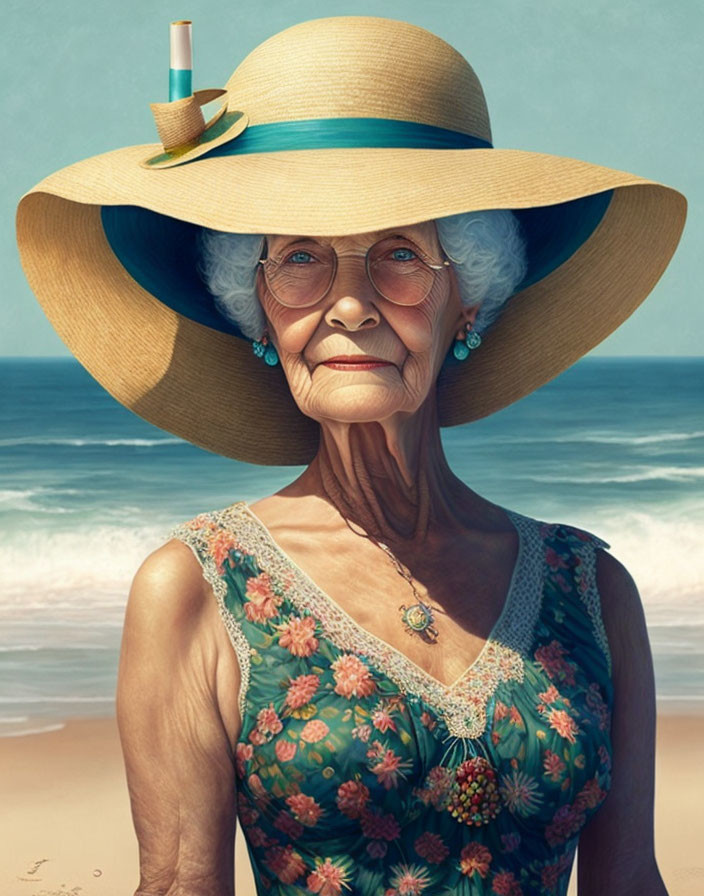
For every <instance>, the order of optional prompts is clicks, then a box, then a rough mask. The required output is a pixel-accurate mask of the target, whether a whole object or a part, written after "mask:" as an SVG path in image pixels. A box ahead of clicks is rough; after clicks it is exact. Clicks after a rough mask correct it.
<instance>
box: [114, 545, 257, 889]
mask: <svg viewBox="0 0 704 896" xmlns="http://www.w3.org/2000/svg"><path fill="white" fill-rule="evenodd" d="M214 606H215V598H214V596H213V594H212V591H211V590H210V586H209V585H208V584H207V583H206V582H205V580H204V579H203V577H202V575H201V571H200V567H199V564H198V562H197V560H196V558H195V557H194V556H193V554H192V552H191V550H190V549H189V548H188V547H187V546H186V545H184V544H182V543H181V542H179V541H176V540H173V541H169V542H167V544H165V545H164V546H163V547H161V548H159V549H158V550H157V551H155V552H154V553H153V554H151V555H150V556H149V557H147V559H146V560H145V561H144V563H143V564H142V566H141V567H140V568H139V570H138V571H137V574H136V576H135V578H134V582H133V584H132V588H131V590H130V595H129V599H128V602H127V611H126V614H125V626H124V632H123V638H122V649H121V654H120V665H119V673H118V685H117V722H118V727H119V731H120V739H121V742H122V750H123V755H124V760H125V769H126V773H127V783H128V787H129V793H130V801H131V805H132V818H133V821H134V826H135V831H136V834H137V839H138V841H139V866H140V880H139V887H138V889H137V891H136V893H135V896H228V894H233V893H234V839H235V830H236V798H235V775H234V764H233V755H232V746H231V742H230V738H229V737H228V733H227V729H226V724H225V721H224V720H223V717H222V714H221V712H220V711H219V709H218V701H217V690H218V683H219V682H218V676H220V682H222V666H223V664H224V665H226V666H227V669H228V673H230V672H231V671H232V669H233V668H234V669H235V670H236V664H233V663H232V662H231V659H228V658H227V657H225V659H224V660H221V661H220V663H219V658H220V657H222V649H221V648H222V640H221V639H220V633H221V630H222V626H221V625H219V620H218V619H217V615H215V617H214V616H213V611H212V607H214ZM219 665H220V667H221V668H220V669H219V668H218V666H219ZM237 687H239V682H237Z"/></svg>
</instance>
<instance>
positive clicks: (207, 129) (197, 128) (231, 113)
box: [141, 20, 248, 169]
mask: <svg viewBox="0 0 704 896" xmlns="http://www.w3.org/2000/svg"><path fill="white" fill-rule="evenodd" d="M170 45H171V61H170V66H169V101H168V103H151V104H150V108H151V110H152V114H153V116H154V122H155V124H156V129H157V131H158V133H159V139H160V140H161V145H162V147H163V152H160V153H158V154H157V155H152V156H150V157H149V158H147V159H144V161H143V162H142V163H141V164H142V167H144V168H152V169H159V168H172V167H173V166H174V165H180V164H183V163H184V162H190V161H191V160H192V159H195V158H198V156H201V155H203V153H205V152H208V150H210V149H214V148H215V147H216V146H219V145H220V144H221V143H225V142H226V141H228V140H232V139H233V138H234V137H237V136H239V134H241V133H242V131H244V129H245V128H246V127H247V123H248V119H247V116H246V115H245V114H244V112H241V111H239V110H234V109H233V110H231V109H228V105H227V101H225V102H224V103H223V104H222V106H221V107H220V108H219V109H218V110H217V112H216V113H215V114H214V115H213V117H212V118H211V119H210V121H209V122H208V123H207V124H206V122H205V118H204V117H203V112H202V110H201V106H205V105H207V104H208V103H212V102H213V101H214V100H217V99H220V98H221V97H225V96H227V91H226V90H224V89H223V88H221V87H210V88H207V89H205V90H196V91H195V92H194V91H193V87H192V85H193V47H192V24H191V22H190V21H187V20H181V21H178V22H172V23H171V27H170Z"/></svg>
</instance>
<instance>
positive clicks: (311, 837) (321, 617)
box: [171, 502, 613, 896]
mask: <svg viewBox="0 0 704 896" xmlns="http://www.w3.org/2000/svg"><path fill="white" fill-rule="evenodd" d="M506 513H507V514H508V516H509V518H510V519H511V522H512V523H513V525H514V526H515V527H516V529H517V532H518V536H519V552H518V558H517V560H516V566H515V568H514V570H513V576H512V580H511V585H510V588H509V591H508V594H507V597H506V600H505V604H504V607H503V610H502V612H501V615H500V617H499V619H498V620H497V622H496V624H495V626H494V628H493V629H492V632H491V634H490V636H489V638H488V639H487V641H486V643H485V645H484V647H483V649H482V651H481V653H480V654H479V656H478V657H477V658H476V660H475V661H474V662H473V663H472V665H471V666H470V667H469V668H468V669H467V670H466V671H465V672H464V673H463V674H462V675H461V676H460V678H458V679H457V680H456V681H455V682H454V683H453V684H452V685H451V686H447V685H445V684H443V683H441V682H439V681H438V680H437V679H435V678H433V677H432V676H430V675H428V674H427V673H426V672H425V671H424V670H423V669H421V668H420V667H419V666H418V665H416V664H415V663H413V662H412V661H411V660H410V659H408V657H406V656H405V655H404V654H403V653H401V652H400V651H399V650H397V649H396V648H394V647H392V646H391V645H389V644H387V643H386V642H385V641H382V640H381V639H379V638H377V637H376V636H374V635H372V634H371V633H370V632H368V631H366V630H365V629H363V628H361V627H360V626H359V625H358V624H357V623H356V622H355V621H354V620H353V619H352V618H351V617H350V616H349V615H348V614H347V613H346V612H345V611H344V610H343V609H342V608H341V607H340V606H339V604H337V603H336V602H335V601H334V600H333V599H332V598H331V597H329V596H328V595H327V594H325V593H324V592H323V591H321V590H320V589H319V588H317V586H316V585H315V584H314V583H313V582H312V581H311V579H310V578H308V576H307V575H306V574H305V573H304V572H303V571H302V570H301V569H300V568H299V567H298V566H297V565H296V564H295V563H294V562H293V560H291V559H290V558H289V557H288V556H287V555H286V554H284V553H283V552H282V551H281V549H280V548H279V547H278V546H277V544H276V542H275V541H274V540H273V538H272V536H271V535H270V533H269V531H268V530H267V529H266V528H265V526H264V524H263V523H261V522H260V521H259V520H258V518H257V517H256V516H255V514H254V513H253V512H252V511H251V510H250V509H249V507H248V506H247V504H246V503H244V502H237V503H236V504H233V505H232V506H230V507H228V508H225V509H224V510H219V511H212V512H209V513H204V514H200V515H199V516H197V517H195V518H194V519H192V520H190V521H188V522H186V523H183V524H182V525H180V526H178V527H177V528H176V529H174V530H173V531H172V532H171V536H172V537H176V538H179V539H181V540H182V541H184V542H185V543H186V544H188V545H189V546H190V547H191V549H192V550H193V552H194V553H195V555H196V557H197V558H198V560H199V561H200V563H201V565H202V568H203V575H204V576H205V578H206V579H207V580H208V582H210V584H211V585H212V586H213V591H214V593H215V597H216V599H217V602H218V606H219V610H220V615H221V618H222V620H223V623H224V625H225V627H226V629H227V631H228V633H229V636H230V640H231V642H232V645H233V647H234V650H235V651H236V655H237V658H238V662H239V666H240V671H241V678H242V684H241V690H240V693H239V695H235V694H233V695H232V699H233V700H234V699H238V700H239V704H238V705H239V709H240V713H241V717H242V730H241V734H240V738H239V741H238V743H237V746H236V754H235V764H236V778H235V780H236V799H237V814H238V818H239V821H240V824H241V825H242V829H243V832H244V835H245V839H246V842H247V847H248V851H249V855H250V859H251V863H252V869H253V873H254V878H255V881H256V886H257V894H258V896H262V894H271V896H294V894H296V896H298V894H301V896H302V894H311V893H317V894H321V896H341V894H359V896H407V894H414V896H415V894H426V896H435V894H455V896H457V894H459V896H478V894H499V896H538V894H564V893H565V892H566V891H567V886H568V882H569V878H570V872H571V869H572V865H573V861H574V855H575V850H576V848H577V843H578V839H579V834H580V831H581V829H582V828H583V827H584V825H585V824H586V823H587V821H588V820H589V819H590V817H591V816H592V815H593V814H594V813H595V812H596V811H598V809H599V806H600V805H601V804H602V803H603V801H604V799H605V798H606V796H607V793H608V790H609V787H610V781H611V756H612V752H611V740H610V727H611V726H610V722H611V707H612V704H613V688H612V681H611V657H610V653H609V647H608V643H607V639H606V633H605V630H604V626H603V621H602V618H601V610H600V604H599V595H598V592H597V589H596V579H595V568H596V566H595V561H596V549H597V548H604V547H609V545H608V544H607V543H606V542H604V541H602V540H601V539H599V538H597V537H596V536H595V535H592V534H591V533H588V532H585V531H582V530H580V529H577V528H575V527H573V526H568V525H562V524H549V523H544V522H541V521H539V520H535V519H532V518H531V517H527V516H524V515H522V514H519V513H516V512H514V511H509V510H506Z"/></svg>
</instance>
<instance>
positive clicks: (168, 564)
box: [128, 538, 211, 625]
mask: <svg viewBox="0 0 704 896" xmlns="http://www.w3.org/2000/svg"><path fill="white" fill-rule="evenodd" d="M209 596H211V595H210V586H209V585H208V583H207V582H206V580H205V579H204V578H203V574H202V567H201V565H200V563H199V561H198V559H197V557H196V556H195V554H194V553H193V551H192V550H191V548H190V547H189V546H188V545H187V544H185V543H184V542H182V541H180V540H179V539H178V538H170V539H169V540H168V541H166V542H164V543H163V544H162V545H160V546H159V547H158V548H156V549H155V550H154V551H152V552H151V553H150V554H148V555H147V556H146V557H145V558H144V560H143V561H142V563H141V565H140V566H139V568H138V569H137V571H136V573H135V575H134V578H133V580H132V587H131V588H130V594H129V599H128V606H129V607H130V608H131V609H132V610H133V612H134V611H135V610H138V611H139V614H140V615H142V614H151V613H154V614H156V615H158V617H159V619H160V620H161V622H162V624H163V622H164V620H165V619H166V618H168V619H170V621H171V622H173V623H183V625H189V624H192V623H193V622H194V620H195V619H196V618H200V617H201V615H202V613H203V611H204V610H205V609H206V608H207V606H208V603H209V600H208V598H209Z"/></svg>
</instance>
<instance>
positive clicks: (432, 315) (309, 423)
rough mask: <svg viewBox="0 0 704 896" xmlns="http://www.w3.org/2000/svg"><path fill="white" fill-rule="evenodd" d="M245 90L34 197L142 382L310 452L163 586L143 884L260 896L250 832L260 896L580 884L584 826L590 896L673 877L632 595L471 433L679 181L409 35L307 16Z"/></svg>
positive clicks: (636, 601) (609, 313) (30, 225)
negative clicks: (571, 147) (475, 446)
mask: <svg viewBox="0 0 704 896" xmlns="http://www.w3.org/2000/svg"><path fill="white" fill-rule="evenodd" d="M210 93H211V94H212V91H211V92H210ZM227 95H228V104H227V108H226V109H224V110H223V112H222V114H221V115H220V116H219V117H217V118H216V120H213V121H212V122H211V123H210V124H209V125H207V126H206V125H205V123H204V122H203V125H202V128H201V131H200V136H198V137H197V139H193V138H191V139H190V141H186V140H183V139H181V140H180V141H179V140H174V138H173V137H169V136H168V135H167V136H165V137H164V139H163V144H164V145H163V149H162V150H160V151H159V152H158V153H156V154H154V152H153V151H152V154H151V155H150V156H147V155H146V153H147V150H146V149H145V148H144V147H130V148H128V149H125V150H120V151H118V152H115V153H109V154H107V155H106V156H100V157H97V158H94V159H89V160H86V161H85V162H83V163H80V164H79V165H75V166H72V167H71V168H68V169H65V170H64V171H63V172H59V173H58V174H56V175H53V176H52V177H51V178H48V179H47V180H46V181H45V182H43V183H42V184H40V185H39V186H38V187H37V188H35V190H33V191H32V192H31V193H30V194H28V195H27V196H26V197H25V198H24V199H23V201H22V204H21V206H20V214H19V219H18V228H19V230H18V232H19V240H20V247H21V250H22V256H23V262H24V265H25V269H26V271H27V274H28V276H29V279H30V281H31V282H32V285H33V287H34V289H35V291H36V293H37V295H38V297H39V298H40V300H41V302H42V304H43V306H44V308H45V310H46V311H47V314H48V315H49V316H50V318H51V319H52V321H53V322H54V325H55V326H56V327H57V329H58V330H59V332H60V333H61V335H62V336H63V337H64V339H65V340H66V341H67V343H68V344H69V346H70V347H71V349H72V351H73V352H74V353H75V354H76V356H77V357H78V358H79V359H80V360H81V361H82V363H84V365H85V366H86V367H87V368H88V369H89V370H90V371H91V372H92V373H93V375H94V376H96V377H97V378H98V379H99V380H100V382H102V383H103V384H104V385H105V386H106V388H108V389H109V390H110V391H111V392H112V394H114V395H115V396H116V397H117V398H118V399H119V400H120V401H122V402H123V403H124V404H125V405H127V406H128V407H130V408H132V409H133V410H134V411H135V412H136V413H138V414H140V415H141V416H143V417H145V418H147V419H149V420H151V421H152V422H155V423H157V424H158V425H160V426H163V427H164V428H166V429H169V430H171V431H173V432H176V433H178V434H180V435H182V436H183V437H185V438H188V439H189V440H191V441H192V442H194V443H196V444H199V445H202V446H204V447H207V448H210V449H211V450H214V451H217V452H219V453H222V454H226V455H228V456H232V457H238V458H240V459H245V460H250V461H254V462H259V463H290V464H299V463H304V464H305V469H304V471H303V472H302V473H301V475H300V476H299V477H298V478H297V479H295V480H294V481H293V482H292V483H291V484H290V485H287V486H286V487H285V488H283V489H281V490H280V491H278V492H276V493H275V494H273V495H270V496H268V497H266V498H263V499H261V500H258V501H256V502H254V503H253V504H251V505H248V504H246V503H244V502H243V501H236V502H235V503H232V504H229V505H228V506H226V507H224V509H219V510H211V511H207V512H204V513H201V514H199V515H198V516H197V517H195V518H193V519H191V520H189V521H187V522H185V523H183V524H182V525H180V526H178V527H177V528H176V529H175V530H174V531H173V533H172V536H173V537H171V538H170V539H168V540H167V541H166V542H165V543H164V544H163V546H161V547H160V548H159V549H158V550H156V551H154V552H153V553H152V554H150V555H149V556H148V557H147V558H146V560H145V561H144V563H143V564H142V566H141V567H140V569H139V571H138V572H137V574H136V576H135V579H134V583H133V586H132V590H131V593H130V596H129V601H128V606H127V613H126V619H125V629H124V637H123V645H122V655H121V660H120V669H119V685H118V695H117V696H118V707H117V708H118V722H119V727H120V734H121V738H122V743H123V749H124V755H125V762H126V770H127V780H128V784H129V789H130V796H131V800H132V812H133V818H134V823H135V828H136V832H137V837H138V840H139V846H140V871H141V878H140V883H139V888H138V890H137V893H138V894H140V896H156V894H174V896H175V894H194V896H195V894H198V896H223V894H227V893H232V892H233V842H234V834H235V829H236V823H237V819H239V821H240V823H241V825H242V827H243V830H244V834H245V837H246V841H247V845H248V849H249V854H250V858H251V861H252V867H253V872H254V876H255V880H256V885H257V892H258V893H259V894H265V893H275V894H280V896H293V894H303V893H317V894H324V896H338V894H343V893H350V894H363V896H402V894H421V893H427V894H440V893H446V894H450V893H452V894H467V896H472V894H484V893H486V894H489V893H495V894H507V896H520V894H523V896H532V894H564V893H565V892H566V889H567V884H568V881H569V877H570V872H571V868H572V864H573V860H574V856H575V851H576V848H577V845H578V844H579V867H578V883H579V894H580V896H597V894H598V896H602V894H610V893H619V894H636V893H638V894H641V893H647V894H649V896H655V894H664V893H665V892H666V891H665V888H664V886H663V883H662V880H661V878H660V875H659V872H658V868H657V863H656V860H655V851H654V844H653V770H654V769H653V765H654V762H653V760H654V730H655V701H654V685H653V670H652V665H651V658H650V650H649V644H648V636H647V632H646V627H645V622H644V616H643V610H642V606H641V602H640V598H639V595H638V591H637V589H636V586H635V584H634V582H633V580H632V578H631V577H630V575H629V574H628V572H627V570H626V569H625V568H624V567H623V566H622V565H621V564H620V563H619V562H618V560H616V559H615V558H614V557H612V556H611V555H610V554H609V553H607V552H606V550H605V549H606V548H607V547H608V545H607V544H606V542H604V541H603V540H601V539H600V538H598V537H597V536H596V535H593V534H591V533H589V532H585V531H583V530H581V529H578V528H576V527H574V526H572V525H568V524H566V523H557V522H547V521H541V520H537V519H534V518H532V517H529V516H526V515H523V514H521V513H518V512H517V511H515V510H510V509H507V508H504V507H501V506H498V505H496V504H494V503H492V502H491V501H489V500H487V499H485V498H484V497H482V496H481V495H480V494H479V493H478V492H477V491H475V490H473V489H472V488H471V487H470V486H469V485H467V484H466V483H464V482H462V481H461V480H460V479H459V478H458V477H457V476H455V475H454V474H453V472H452V470H451V469H450V467H449V465H448V463H447V460H446V458H445V455H444V452H443V447H442V443H441V439H440V426H441V425H450V424H457V423H461V422H466V421H469V420H472V419H476V418H478V417H481V416H485V415H487V414H489V413H492V412H493V411H496V410H498V409H499V408H501V407H504V406H506V405H507V404H509V403H511V402H512V401H515V400H517V399H518V398H520V397H522V396H523V395H526V394H528V393H529V392H530V391H532V390H534V389H535V388H537V387H538V386H540V385H541V384H542V383H544V382H546V381H548V380H549V379H551V378H552V377H554V376H556V375H557V374H558V373H559V372H560V371H561V370H564V369H565V368H566V367H568V366H569V365H570V364H572V363H573V362H574V361H575V360H577V359H578V358H579V357H581V356H582V355H583V354H584V353H585V352H587V351H588V350H589V349H590V348H592V347H593V346H594V345H596V344H597V343H598V342H599V341H600V340H602V339H603V338H605V336H607V335H608V334H609V333H610V332H612V331H613V330H614V329H615V328H616V327H617V326H618V325H619V324H620V323H621V322H622V321H623V320H624V319H625V318H626V317H627V316H628V315H629V314H630V313H631V312H632V311H633V310H634V309H635V308H636V307H637V305H638V304H639V303H640V302H641V301H643V299H644V298H645V297H646V295H647V294H648V292H649V291H650V289H651V288H652V286H653V285H654V283H655V282H656V280H657V278H658V277H659V275H660V274H661V272H662V270H663V269H664V267H665V265H666V264H667V262H668V261H669V258H670V256H671V255H672V252H673V251H674V249H675V246H676V244H677V240H678V238H679V235H680V232H681V229H682V225H683V221H684V201H683V198H682V197H681V196H680V195H679V194H678V193H677V192H676V191H674V190H671V189H669V188H667V187H664V186H661V185H658V184H654V183H652V182H649V181H645V180H643V179H640V178H637V177H636V176H634V175H630V174H624V173H622V172H615V171H611V170H609V169H605V168H598V167H596V166H593V165H589V164H587V163H585V162H577V161H575V160H571V159H559V158H557V157H554V156H545V155H538V154H532V153H522V152H520V151H515V150H495V149H493V148H492V147H491V135H490V132H489V126H488V117H487V114H486V108H485V105H484V98H483V94H482V91H481V87H480V86H479V82H478V81H477V79H476V76H475V75H474V72H473V71H472V69H471V68H470V67H469V65H468V64H467V62H466V61H465V60H464V59H463V58H462V57H461V56H460V55H459V54H458V53H457V52H456V51H455V50H453V49H452V48H451V47H449V46H448V45H447V44H446V43H445V42H444V41H442V40H440V39H439V38H437V37H435V36H434V35H432V34H430V33H429V32H427V31H425V30H423V29H420V28H416V27H415V26H412V25H407V24H405V23H402V22H396V21H389V20H385V19H376V18H363V17H359V18H357V17H346V18H339V19H334V18H333V19H322V20H316V21H313V22H307V23H303V24H302V25H298V26H295V27H293V28H290V29H287V30H286V31H284V32H282V33H281V34H278V35H275V36H274V37H273V38H271V39H270V40H268V41H266V42H265V43H264V44H262V45H261V46H260V47H258V48H257V49H256V50H255V51H254V52H253V53H252V54H250V56H248V57H247V59H246V60H245V61H244V62H243V63H242V64H241V65H240V66H239V67H238V69H237V70H236V71H235V73H234V75H233V76H232V78H231V79H230V81H229V82H228V85H227ZM191 99H192V98H185V99H182V100H177V101H174V103H170V104H163V106H164V107H165V108H161V109H157V108H155V114H157V117H158V116H159V115H161V114H167V115H171V114H172V113H173V114H174V115H175V116H176V119H175V121H176V125H175V126H176V127H178V126H180V125H179V117H178V116H179V115H180V114H181V110H182V109H183V108H186V107H188V108H190V109H191V112H192V111H193V106H194V102H191ZM179 104H180V105H179ZM189 104H190V105H189ZM189 114H190V113H189ZM162 125H163V120H162ZM162 130H163V128H162V127H160V133H162ZM184 133H185V132H184ZM164 134H167V132H166V130H164ZM245 340H250V341H251V343H252V344H253V348H254V352H253V353H252V352H251V351H246V350H245V349H246V346H247V342H246V341H245Z"/></svg>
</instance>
